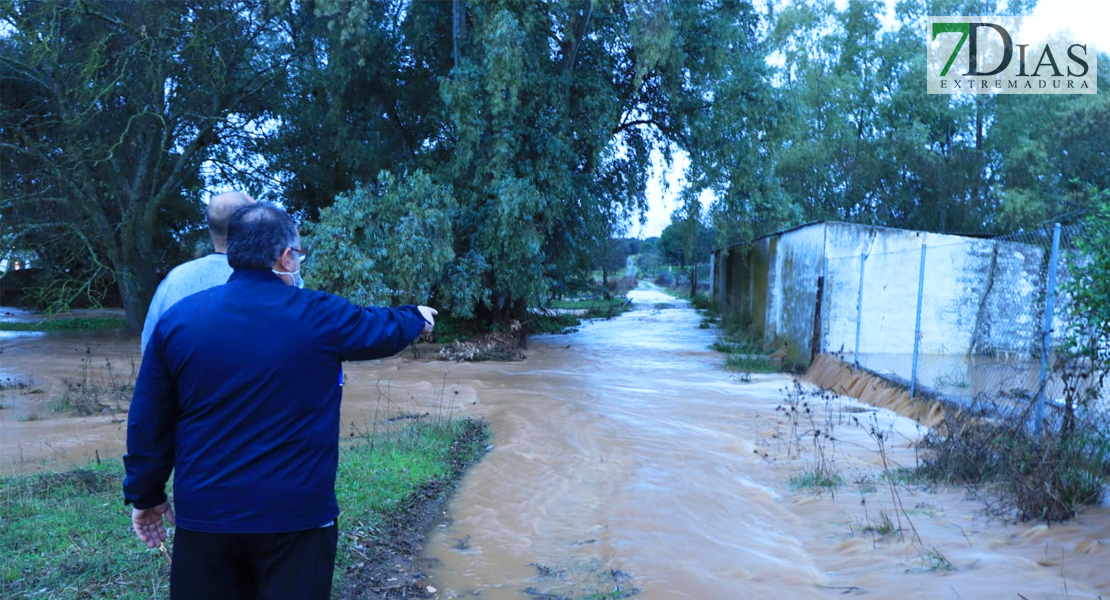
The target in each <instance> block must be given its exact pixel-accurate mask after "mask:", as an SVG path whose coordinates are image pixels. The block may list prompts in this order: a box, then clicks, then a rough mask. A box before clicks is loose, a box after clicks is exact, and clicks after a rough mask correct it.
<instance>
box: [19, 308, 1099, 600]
mask: <svg viewBox="0 0 1110 600" xmlns="http://www.w3.org/2000/svg"><path fill="white" fill-rule="evenodd" d="M631 295H632V297H633V299H634V301H635V302H636V307H637V310H635V311H632V312H630V313H627V314H625V315H623V316H621V317H618V318H616V319H613V320H610V321H599V322H593V323H588V324H585V325H584V326H582V327H581V328H580V330H579V331H578V332H577V333H573V334H570V335H562V336H540V337H535V338H532V339H531V340H530V342H529V348H528V350H527V355H528V359H527V360H525V361H523V362H516V363H494V362H487V363H444V362H438V361H427V360H411V359H409V358H394V359H390V360H387V361H373V362H367V363H359V364H350V365H348V367H347V369H346V371H347V374H348V377H349V379H348V382H347V386H346V388H345V392H344V408H343V415H342V418H343V426H344V434H345V435H348V434H358V433H360V432H364V431H369V430H371V429H373V428H374V427H376V425H375V423H379V422H381V421H383V420H384V419H387V418H395V417H397V416H404V415H412V414H416V415H421V414H425V413H428V414H430V415H435V416H452V415H453V416H472V417H476V418H484V419H486V420H487V421H488V422H489V423H490V425H491V426H492V429H493V431H494V440H493V444H494V448H493V450H492V451H491V452H490V453H489V454H488V455H487V456H486V457H485V458H484V459H483V460H482V462H480V463H479V464H477V465H475V466H474V467H472V468H471V470H470V471H469V472H468V473H467V475H466V476H465V477H464V479H463V481H462V483H461V484H460V487H459V489H458V491H457V492H456V493H455V495H454V496H453V497H452V499H451V501H450V502H449V504H448V506H447V509H446V512H447V514H446V516H445V519H444V521H443V523H442V524H441V525H440V526H438V527H436V528H435V529H434V530H433V532H432V533H431V535H430V537H429V539H428V540H427V543H426V545H425V548H426V556H425V557H424V560H425V562H426V564H425V567H426V568H425V572H426V574H427V575H428V583H429V584H430V585H431V586H432V587H434V588H435V589H436V592H435V594H434V595H435V596H436V597H438V598H471V597H474V598H483V599H486V600H523V599H527V598H543V599H546V600H556V599H559V598H573V599H575V600H580V599H582V598H585V597H591V598H620V597H623V596H617V595H610V596H600V595H595V596H590V594H602V593H606V592H609V591H611V590H612V589H613V588H614V586H615V585H617V583H618V582H619V583H620V584H621V585H622V586H623V588H624V589H626V590H628V589H631V588H632V587H635V588H637V589H639V590H640V592H639V595H637V596H636V597H637V598H644V599H648V600H672V599H693V600H716V599H721V600H734V599H738V598H765V597H766V598H772V597H773V598H834V597H843V596H866V597H871V598H892V599H893V598H929V599H933V598H964V599H980V598H1013V599H1015V600H1019V599H1020V598H1023V597H1024V598H1027V599H1029V600H1034V599H1038V598H1097V597H1100V596H1104V595H1110V569H1106V568H1105V567H1106V565H1107V564H1110V552H1108V550H1107V548H1106V547H1105V544H1106V543H1107V541H1108V540H1110V511H1107V510H1106V509H1104V508H1098V509H1092V510H1089V511H1087V512H1085V513H1084V514H1083V515H1081V516H1080V518H1079V519H1077V520H1075V521H1074V522H1071V523H1068V524H1064V525H1054V526H1052V527H1051V528H1050V527H1047V526H1045V525H1038V524H1033V525H1008V524H1005V523H1002V522H1000V521H997V520H990V519H987V518H985V517H983V516H982V515H981V514H980V513H981V511H982V508H983V503H982V502H981V501H980V500H976V499H974V498H972V497H970V496H968V495H967V494H966V493H965V492H964V491H963V490H958V489H957V490H927V489H923V488H920V487H913V486H906V485H905V484H900V485H898V486H897V487H896V488H895V489H894V490H893V491H892V490H891V488H890V487H889V486H888V485H887V483H886V482H885V481H884V480H883V479H882V478H881V473H882V466H883V460H884V457H883V455H881V454H880V453H879V451H878V449H879V446H878V442H877V441H876V439H875V438H874V437H873V434H872V433H871V432H872V431H874V432H877V433H881V434H882V435H883V436H884V447H885V450H886V453H885V457H886V460H887V461H889V462H890V463H891V464H901V465H906V466H911V465H913V464H914V460H915V457H914V451H913V448H912V443H913V442H914V441H915V440H916V439H918V437H919V436H921V435H922V434H923V433H924V431H923V430H922V429H921V428H920V427H918V426H917V424H916V423H915V422H913V421H911V420H909V419H906V418H903V417H899V416H897V415H895V414H894V413H892V412H889V411H885V410H878V409H875V408H873V407H870V406H867V405H863V404H860V403H858V402H856V401H855V400H852V399H850V398H840V397H832V396H829V397H825V398H817V397H812V396H805V397H800V396H794V397H793V399H788V398H786V397H785V396H784V394H783V390H784V389H790V387H791V385H792V382H791V379H790V378H788V377H785V376H780V375H755V376H753V377H752V378H751V380H750V381H748V380H745V379H742V378H740V377H738V376H737V375H736V374H735V373H730V372H728V371H725V370H723V369H722V368H721V366H720V365H721V363H722V361H723V359H722V356H721V355H719V354H717V353H716V352H713V351H711V350H708V349H707V346H708V345H709V344H710V343H711V342H712V341H713V340H714V333H713V331H712V330H709V329H701V328H699V327H698V325H699V323H700V322H701V317H700V316H698V315H697V313H696V312H695V311H693V310H691V309H689V308H688V307H685V306H684V304H683V303H682V302H680V301H676V300H674V299H673V298H670V297H668V296H665V295H662V294H660V293H659V292H657V291H652V290H643V289H641V290H636V291H634V292H633V293H632V294H631ZM98 341H99V343H100V344H101V345H100V346H96V347H94V348H93V349H92V357H93V358H92V364H99V362H103V361H105V360H109V359H110V360H115V361H116V362H117V363H119V364H126V362H127V358H126V357H127V355H128V352H130V351H131V350H129V349H131V348H136V347H137V340H134V339H128V338H127V337H126V336H124V338H123V339H119V338H109V339H103V340H98ZM2 344H3V347H4V352H3V354H0V377H8V376H17V377H18V376H19V374H20V373H24V374H25V373H26V370H27V368H28V365H29V364H30V363H28V362H27V361H29V360H31V359H30V358H29V357H32V356H36V357H37V359H36V361H37V362H35V369H36V375H35V378H36V379H37V380H38V381H37V382H36V385H38V386H43V385H45V384H44V383H43V381H44V380H45V375H43V374H44V373H47V372H49V373H53V374H57V373H68V372H72V371H74V370H75V366H77V361H76V357H74V356H69V355H66V354H65V353H66V352H70V353H74V352H75V353H76V354H80V352H81V351H82V350H84V347H83V346H81V345H80V344H74V343H73V340H70V339H63V340H59V339H57V338H53V337H50V338H41V339H40V338H18V339H7V340H3V341H2ZM32 347H33V348H35V349H34V350H33V351H32V350H31V348H32ZM67 348H68V349H67ZM74 348H77V350H76V351H75V350H74ZM21 353H22V354H21ZM18 357H22V358H18ZM17 358H18V360H17ZM17 391H18V390H17ZM14 393H16V392H14V391H13V390H11V389H8V388H5V394H6V396H5V400H4V402H11V400H10V398H11V397H12V396H11V394H14ZM20 393H22V392H20ZM791 408H796V409H798V411H799V412H798V413H795V414H798V415H801V416H799V417H798V418H797V419H792V418H791V417H790V416H789V415H790V414H791ZM807 408H808V409H809V412H808V413H806V412H804V410H805V409H807ZM783 409H785V410H783ZM8 410H9V409H5V410H4V411H0V453H2V454H0V455H2V458H3V460H4V464H5V465H8V466H10V468H9V469H8V470H9V471H16V470H18V469H20V468H24V469H25V468H28V467H27V465H29V464H32V463H35V461H39V462H41V463H47V462H49V463H51V464H54V465H59V464H60V465H65V464H66V462H64V461H69V462H82V461H84V463H87V461H88V460H89V459H90V458H91V456H92V452H94V451H95V452H97V453H99V455H100V456H102V457H113V459H114V458H115V457H118V456H119V454H120V453H121V452H122V437H121V436H122V427H121V425H120V424H119V423H117V422H113V421H114V419H118V415H117V416H112V415H98V416H94V417H83V418H67V419H55V418H46V419H42V420H30V421H28V420H20V419H18V418H8V417H6V416H5V413H6V412H7V411H8ZM815 429H816V430H820V431H823V432H826V433H829V434H831V435H832V439H831V440H830V439H826V438H825V437H824V436H821V435H819V436H817V437H814V436H813V435H812V431H813V430H815ZM44 440H52V441H51V443H50V447H45V446H43V443H44ZM20 453H22V458H20ZM61 455H65V457H66V458H65V459H64V461H63V460H62V459H61V458H59V456H61ZM822 457H823V458H822ZM818 466H823V467H825V468H827V470H829V471H831V472H833V473H835V475H836V476H837V477H839V478H840V479H841V481H842V482H843V483H842V485H841V486H840V487H839V488H838V491H837V493H836V494H835V496H832V495H830V494H829V493H827V492H826V493H823V494H819V493H818V492H817V491H815V490H814V488H812V487H808V488H807V487H800V488H799V487H795V486H793V485H792V484H791V480H792V479H795V480H796V481H804V480H805V475H806V474H807V473H809V472H813V471H814V469H815V467H818ZM58 468H60V467H58ZM887 523H889V524H890V527H889V528H888V527H886V524H887ZM898 529H901V530H902V535H900V534H899V533H898V532H897V531H896V530H898ZM914 531H916V535H914V534H913V532H914ZM626 576H628V577H626Z"/></svg>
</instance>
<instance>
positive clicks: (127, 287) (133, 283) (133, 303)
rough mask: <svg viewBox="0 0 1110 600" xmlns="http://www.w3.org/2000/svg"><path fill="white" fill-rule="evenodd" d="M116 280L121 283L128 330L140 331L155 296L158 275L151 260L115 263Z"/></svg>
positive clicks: (120, 290)
mask: <svg viewBox="0 0 1110 600" xmlns="http://www.w3.org/2000/svg"><path fill="white" fill-rule="evenodd" d="M114 270H115V275H116V281H117V283H118V284H119V293H120V298H121V299H122V300H123V311H124V313H125V314H126V319H127V330H128V331H130V332H131V333H140V332H141V331H142V330H143V323H144V322H145V321H146V313H147V309H149V308H150V299H151V298H152V297H153V296H154V289H155V287H156V286H157V281H156V280H157V276H156V275H155V273H154V268H153V266H152V265H151V264H150V263H149V262H143V261H139V264H120V263H118V262H117V263H116V264H115V269H114Z"/></svg>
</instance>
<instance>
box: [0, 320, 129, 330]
mask: <svg viewBox="0 0 1110 600" xmlns="http://www.w3.org/2000/svg"><path fill="white" fill-rule="evenodd" d="M125 327H127V321H125V320H123V319H117V318H115V317H91V318H86V317H70V318H59V319H44V320H41V321H33V322H32V321H28V322H15V321H3V322H0V331H111V330H115V329H124V328H125Z"/></svg>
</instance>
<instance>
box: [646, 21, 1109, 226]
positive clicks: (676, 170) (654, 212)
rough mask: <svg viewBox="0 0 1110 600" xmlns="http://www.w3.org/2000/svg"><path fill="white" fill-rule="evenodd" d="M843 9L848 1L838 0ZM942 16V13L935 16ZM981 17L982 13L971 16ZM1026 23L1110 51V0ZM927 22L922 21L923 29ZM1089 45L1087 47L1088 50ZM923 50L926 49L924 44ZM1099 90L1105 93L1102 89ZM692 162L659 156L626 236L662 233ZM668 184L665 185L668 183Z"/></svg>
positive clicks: (1039, 34)
mask: <svg viewBox="0 0 1110 600" xmlns="http://www.w3.org/2000/svg"><path fill="white" fill-rule="evenodd" d="M836 3H837V6H838V7H840V8H841V9H843V8H844V7H846V6H847V4H848V0H836ZM894 4H895V0H887V12H888V16H887V19H885V22H886V24H887V26H888V27H892V26H894V25H895V24H896V23H895V21H894ZM935 16H940V15H935ZM946 16H947V15H946ZM968 16H980V15H968ZM1027 17H1028V18H1027V19H1026V20H1025V22H1024V25H1023V26H1024V27H1025V28H1026V31H1025V32H1023V34H1022V37H1023V41H1024V39H1025V36H1026V35H1029V36H1032V37H1035V38H1043V37H1047V36H1048V35H1050V34H1052V33H1054V32H1064V31H1070V35H1069V36H1068V37H1069V38H1070V39H1077V40H1082V41H1085V42H1086V43H1088V44H1090V45H1093V46H1094V48H1095V50H1096V51H1098V52H1110V0H1040V2H1038V3H1037V7H1036V8H1035V9H1034V10H1033V12H1032V13H1030V14H1029V15H1027ZM924 27H925V25H924V23H922V28H924ZM1089 49H1090V48H1088V50H1089ZM921 51H922V52H925V45H924V44H922V46H921ZM1099 93H1105V92H1103V91H1102V90H1099ZM688 165H689V160H687V158H686V156H685V154H683V153H680V152H677V153H676V158H675V161H674V164H673V165H672V168H670V169H666V168H664V165H663V164H662V159H661V158H660V157H659V156H658V155H657V156H656V160H655V169H654V173H653V175H652V178H651V180H650V181H649V182H648V186H647V200H648V211H647V214H646V216H647V223H646V224H644V225H642V226H641V225H640V222H639V217H638V216H637V217H636V218H635V219H634V221H633V223H632V224H631V227H630V228H629V231H628V233H627V234H626V235H628V236H632V237H639V238H647V237H653V236H657V235H659V234H660V233H661V232H662V231H663V228H665V227H666V226H667V225H669V224H670V222H671V213H672V212H674V210H675V209H676V208H678V198H679V192H680V191H681V190H682V183H683V181H684V179H683V175H684V173H685V171H686V168H687V167H688ZM664 182H666V183H667V184H669V186H665V183H664ZM711 202H712V196H711V195H709V194H703V195H702V204H703V205H705V206H706V207H708V205H709V204H710V203H711Z"/></svg>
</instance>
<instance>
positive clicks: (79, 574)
mask: <svg viewBox="0 0 1110 600" xmlns="http://www.w3.org/2000/svg"><path fill="white" fill-rule="evenodd" d="M465 427H466V425H465V422H463V421H453V422H446V423H437V424H415V425H408V426H406V427H405V428H404V429H401V430H399V431H396V432H393V433H391V434H389V435H380V436H377V437H375V438H359V439H358V440H355V441H353V442H352V443H351V444H350V445H345V446H344V447H343V448H342V449H341V451H340V457H339V475H338V481H337V484H336V491H337V494H338V496H339V505H340V507H341V509H342V510H343V512H344V517H343V518H342V519H340V526H341V528H342V529H343V531H341V532H340V539H341V540H342V541H341V542H340V547H339V555H338V556H337V559H336V562H337V565H347V564H350V563H351V562H352V560H353V556H352V554H351V547H352V544H354V543H355V542H354V541H353V539H352V537H351V534H352V533H356V534H357V533H358V532H360V531H361V532H373V531H376V530H377V527H378V526H380V524H381V523H382V522H383V520H384V519H388V518H390V516H391V515H394V514H396V513H398V512H399V511H404V510H407V509H409V508H411V505H412V498H413V495H414V493H416V492H417V491H418V490H421V489H426V487H427V486H428V485H429V484H430V483H435V482H443V481H444V480H445V478H448V477H450V476H451V475H452V470H453V469H454V468H457V465H458V462H457V461H458V460H459V459H460V447H459V446H458V444H462V445H463V446H462V447H461V455H462V456H461V458H462V460H464V461H465V462H469V461H470V460H474V459H476V458H477V457H478V456H480V455H481V453H482V452H483V450H484V448H485V444H486V440H485V438H484V437H482V436H479V437H478V438H474V437H473V436H472V437H471V438H468V439H466V440H461V439H460V438H461V437H462V433H463V429H464V428H465ZM453 445H454V446H456V447H455V448H454V450H453V449H452V446H453ZM453 461H455V462H454V463H453ZM122 479H123V468H122V466H121V465H119V464H116V463H113V464H104V465H102V466H95V467H92V468H89V469H80V470H76V471H70V472H65V473H49V474H40V475H26V476H17V477H6V478H0V556H3V557H4V558H3V560H2V561H0V597H3V598H30V597H36V598H37V597H42V598H52V599H68V598H122V599H135V600H139V599H144V600H146V599H149V598H164V597H168V595H169V594H168V586H169V568H168V566H167V564H166V562H165V560H164V559H163V558H162V556H161V555H160V554H159V553H158V552H157V551H155V550H149V549H147V548H146V547H145V546H143V545H142V544H141V543H140V542H139V540H138V539H137V538H136V537H135V534H134V533H132V531H131V520H130V509H129V508H127V507H124V505H123V496H122V492H121V486H122ZM441 487H443V486H441ZM373 542H374V536H373V535H372V533H369V534H367V535H366V537H363V538H362V539H361V543H362V544H363V545H367V544H368V543H370V544H372V543H373ZM170 545H171V546H172V544H170ZM336 572H337V573H341V572H342V569H341V568H337V569H336Z"/></svg>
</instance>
